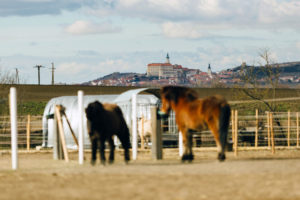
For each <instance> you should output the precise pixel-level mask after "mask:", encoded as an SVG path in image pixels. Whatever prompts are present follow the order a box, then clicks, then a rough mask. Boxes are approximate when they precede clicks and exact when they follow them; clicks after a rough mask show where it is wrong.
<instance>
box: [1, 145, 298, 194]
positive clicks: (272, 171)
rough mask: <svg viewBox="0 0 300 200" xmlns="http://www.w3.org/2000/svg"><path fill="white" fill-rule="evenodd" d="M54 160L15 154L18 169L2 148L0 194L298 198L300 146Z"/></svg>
mask: <svg viewBox="0 0 300 200" xmlns="http://www.w3.org/2000/svg"><path fill="white" fill-rule="evenodd" d="M70 157H71V161H70V162H69V163H66V162H64V161H55V160H53V159H52V154H51V153H36V152H35V153H27V154H24V153H22V154H19V169H18V170H17V171H12V170H11V159H10V158H11V155H10V154H8V153H3V152H2V153H0V191H1V192H0V199H1V200H2V199H5V200H6V199H18V200H22V199H26V200H29V199H30V200H34V199H39V200H48V199H49V200H50V199H51V200H52V199H64V200H67V199H114V200H115V199H130V200H134V199H138V200H141V199H142V200H143V199H151V200H153V199H170V200H181V199H191V200H192V199H215V200H220V199H263V200H267V199H300V150H281V151H277V152H276V154H275V155H271V152H270V151H251V152H250V151H244V152H240V153H239V155H238V157H235V156H234V155H233V153H232V152H229V153H227V158H228V159H227V160H226V161H225V162H223V163H220V162H218V161H217V160H216V152H212V151H201V150H196V151H195V161H194V162H193V163H185V164H182V163H181V162H180V160H179V157H178V154H177V150H176V149H173V150H164V159H163V160H160V161H153V160H151V154H150V152H149V151H144V152H141V153H139V154H138V160H137V161H131V162H130V163H129V164H128V165H125V164H124V162H123V157H122V152H117V155H116V162H115V163H114V164H113V165H106V166H102V165H100V164H99V162H98V163H97V165H96V166H91V165H90V164H89V160H90V154H89V152H86V157H87V160H86V161H85V164H84V165H79V164H78V161H77V154H76V153H72V154H71V156H70Z"/></svg>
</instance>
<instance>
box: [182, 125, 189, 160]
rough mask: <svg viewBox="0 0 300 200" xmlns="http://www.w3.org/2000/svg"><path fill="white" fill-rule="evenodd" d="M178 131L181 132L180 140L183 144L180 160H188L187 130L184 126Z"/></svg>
mask: <svg viewBox="0 0 300 200" xmlns="http://www.w3.org/2000/svg"><path fill="white" fill-rule="evenodd" d="M180 132H181V134H182V141H183V146H184V151H183V155H182V157H181V160H182V162H184V161H186V160H190V147H189V142H188V141H189V139H188V134H189V133H188V130H187V129H185V128H181V129H180Z"/></svg>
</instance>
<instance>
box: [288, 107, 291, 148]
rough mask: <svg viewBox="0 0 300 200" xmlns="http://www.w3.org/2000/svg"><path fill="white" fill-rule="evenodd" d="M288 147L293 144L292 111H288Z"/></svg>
mask: <svg viewBox="0 0 300 200" xmlns="http://www.w3.org/2000/svg"><path fill="white" fill-rule="evenodd" d="M287 140H288V142H287V143H288V147H290V146H291V112H290V111H288V138H287Z"/></svg>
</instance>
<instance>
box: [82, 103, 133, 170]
mask: <svg viewBox="0 0 300 200" xmlns="http://www.w3.org/2000/svg"><path fill="white" fill-rule="evenodd" d="M85 113H86V117H87V127H88V133H89V136H90V140H91V144H92V160H91V164H92V165H94V164H95V163H96V154H97V148H98V146H99V147H100V159H101V163H102V164H105V160H106V159H105V153H104V150H105V141H106V140H107V141H108V142H109V146H110V154H109V163H113V161H114V150H115V145H114V141H113V138H112V137H113V135H117V136H118V138H119V140H120V141H121V143H122V147H123V148H124V157H125V162H126V163H127V162H128V161H129V160H130V158H129V147H130V141H129V130H128V127H127V125H126V122H125V120H124V117H123V114H122V111H121V109H120V107H119V106H117V105H116V104H101V103H100V102H99V101H95V102H93V103H90V104H89V105H88V107H87V108H86V109H85Z"/></svg>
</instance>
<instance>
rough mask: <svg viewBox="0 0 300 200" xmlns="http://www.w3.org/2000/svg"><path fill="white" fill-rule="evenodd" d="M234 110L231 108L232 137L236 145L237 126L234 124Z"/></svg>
mask: <svg viewBox="0 0 300 200" xmlns="http://www.w3.org/2000/svg"><path fill="white" fill-rule="evenodd" d="M234 122H235V121H234V110H231V137H232V143H233V145H234V143H235V140H234V139H235V136H234V133H235V126H234Z"/></svg>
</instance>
